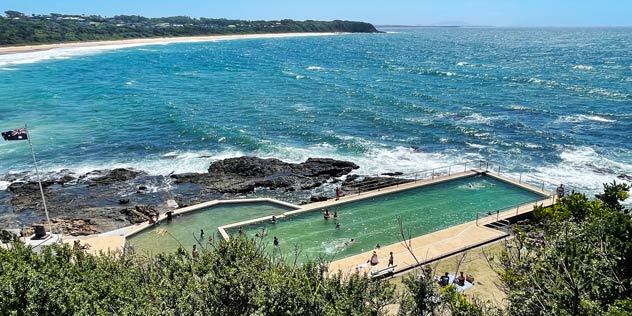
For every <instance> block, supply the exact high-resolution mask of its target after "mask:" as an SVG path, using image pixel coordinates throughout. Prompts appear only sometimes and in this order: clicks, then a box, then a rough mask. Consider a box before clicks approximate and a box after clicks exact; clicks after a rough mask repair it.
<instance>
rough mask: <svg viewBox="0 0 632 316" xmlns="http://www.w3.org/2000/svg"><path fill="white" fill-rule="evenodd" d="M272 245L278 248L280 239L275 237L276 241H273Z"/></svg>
mask: <svg viewBox="0 0 632 316" xmlns="http://www.w3.org/2000/svg"><path fill="white" fill-rule="evenodd" d="M272 244H273V245H274V246H275V247H278V246H279V239H277V236H274V240H273V241H272Z"/></svg>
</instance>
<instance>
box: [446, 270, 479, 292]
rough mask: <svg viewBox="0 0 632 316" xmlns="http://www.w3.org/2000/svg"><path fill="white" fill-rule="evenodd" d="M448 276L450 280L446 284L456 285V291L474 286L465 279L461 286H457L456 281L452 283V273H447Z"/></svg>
mask: <svg viewBox="0 0 632 316" xmlns="http://www.w3.org/2000/svg"><path fill="white" fill-rule="evenodd" d="M448 277H450V282H449V283H448V284H449V285H453V286H456V291H457V292H461V291H465V290H467V289H469V288H471V287H472V286H474V284H472V283H470V282H468V281H465V284H463V286H459V285H457V284H456V283H454V274H448Z"/></svg>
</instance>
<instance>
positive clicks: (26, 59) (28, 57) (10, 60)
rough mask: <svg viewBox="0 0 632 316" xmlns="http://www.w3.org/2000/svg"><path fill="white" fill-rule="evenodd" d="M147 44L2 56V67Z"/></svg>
mask: <svg viewBox="0 0 632 316" xmlns="http://www.w3.org/2000/svg"><path fill="white" fill-rule="evenodd" d="M141 45H146V44H123V45H106V46H93V47H69V48H55V49H51V50H45V51H36V52H26V53H16V54H7V55H0V67H3V68H6V66H11V65H22V64H32V63H37V62H41V61H45V60H55V59H69V58H73V57H78V56H88V55H94V54H99V53H102V52H105V51H109V50H116V49H122V48H129V47H136V46H141Z"/></svg>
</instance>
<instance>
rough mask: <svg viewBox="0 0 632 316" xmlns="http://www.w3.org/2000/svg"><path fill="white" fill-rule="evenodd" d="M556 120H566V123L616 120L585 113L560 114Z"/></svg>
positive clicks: (610, 121)
mask: <svg viewBox="0 0 632 316" xmlns="http://www.w3.org/2000/svg"><path fill="white" fill-rule="evenodd" d="M557 121H558V122H567V123H580V122H585V121H593V122H600V123H614V122H616V121H617V120H613V119H608V118H605V117H602V116H598V115H586V114H576V115H565V116H560V118H559V119H558V120H557Z"/></svg>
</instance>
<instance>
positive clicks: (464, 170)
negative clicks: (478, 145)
mask: <svg viewBox="0 0 632 316" xmlns="http://www.w3.org/2000/svg"><path fill="white" fill-rule="evenodd" d="M463 172H467V162H466V163H465V167H464V168H463Z"/></svg>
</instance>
